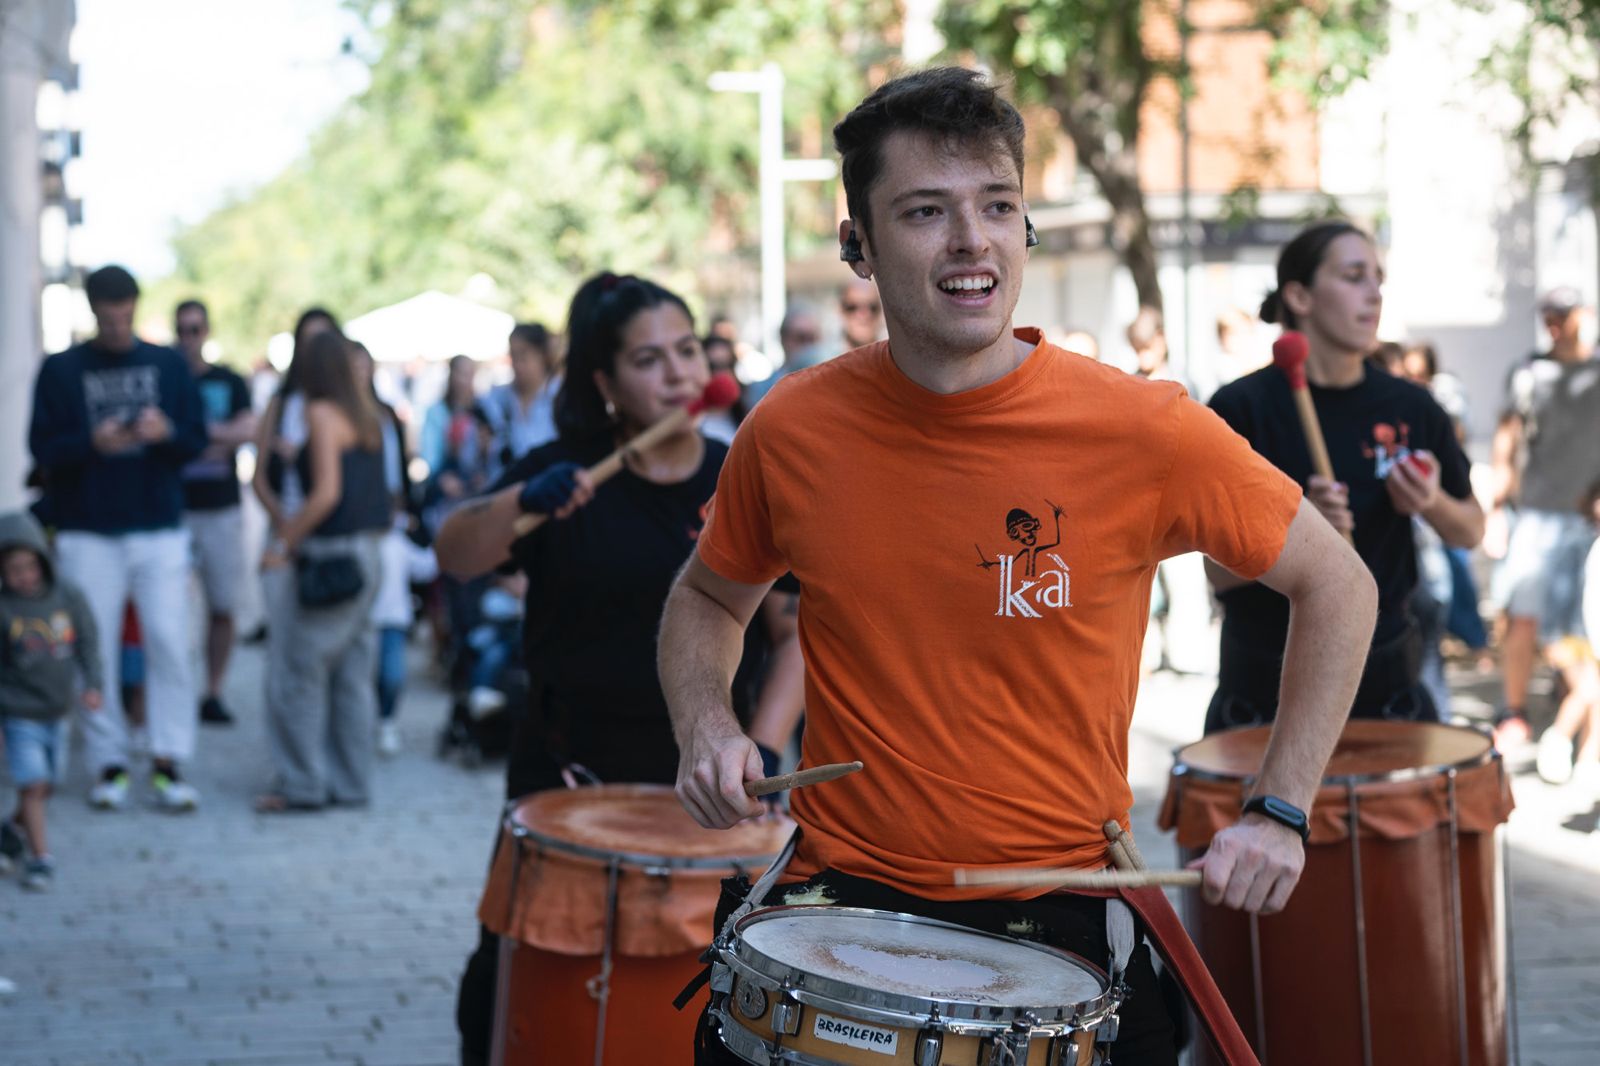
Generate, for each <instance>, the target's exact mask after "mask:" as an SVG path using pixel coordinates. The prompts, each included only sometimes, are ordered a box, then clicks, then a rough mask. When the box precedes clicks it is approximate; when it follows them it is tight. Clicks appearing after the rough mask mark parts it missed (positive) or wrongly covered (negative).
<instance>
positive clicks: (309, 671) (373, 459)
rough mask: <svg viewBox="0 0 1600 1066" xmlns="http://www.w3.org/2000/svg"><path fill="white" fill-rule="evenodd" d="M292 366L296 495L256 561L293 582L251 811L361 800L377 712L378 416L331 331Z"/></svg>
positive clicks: (383, 526)
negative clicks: (298, 422) (258, 789)
mask: <svg viewBox="0 0 1600 1066" xmlns="http://www.w3.org/2000/svg"><path fill="white" fill-rule="evenodd" d="M297 366H298V368H299V381H298V385H299V391H300V393H301V395H303V396H304V398H305V401H304V402H305V422H306V440H305V446H304V447H303V448H301V449H300V450H299V452H298V454H297V455H296V457H295V462H294V466H295V471H296V473H297V475H298V477H299V480H300V483H301V485H302V486H303V488H304V491H305V501H304V504H303V505H302V506H301V508H300V510H299V512H298V513H297V514H295V515H294V516H293V517H292V518H289V519H288V520H287V521H284V522H283V523H281V524H279V525H277V526H276V527H275V528H276V532H277V541H276V543H274V544H273V546H272V547H270V548H269V549H268V550H267V554H266V556H265V557H264V558H263V559H262V563H261V566H262V569H263V571H266V572H272V571H276V570H285V571H287V572H288V574H289V584H290V585H291V587H292V589H293V592H292V594H291V595H290V596H288V597H287V600H288V602H289V604H290V605H291V606H290V608H289V615H290V617H289V625H288V626H287V629H286V631H285V632H283V633H282V634H281V637H280V639H281V640H282V641H283V642H284V666H285V668H286V669H285V670H284V671H283V673H282V675H281V676H275V677H272V678H270V679H269V688H268V693H267V702H268V707H267V721H268V735H269V738H270V741H271V749H272V757H273V768H274V779H273V784H272V787H271V790H270V791H268V792H267V793H266V794H265V795H263V796H261V797H259V798H258V800H257V802H256V807H257V809H258V810H261V811H284V810H306V809H315V808H318V807H322V806H324V805H326V804H329V803H334V804H346V805H361V804H365V803H366V802H367V799H368V778H369V776H370V772H371V766H372V752H373V731H374V728H375V720H376V715H377V706H376V698H375V694H374V692H373V686H372V678H373V674H374V671H375V669H376V657H377V638H376V630H375V628H374V626H373V623H372V601H373V598H374V596H376V595H377V591H378V587H379V582H380V580H381V576H382V574H381V564H380V552H381V543H382V539H383V534H384V531H385V530H387V529H388V528H389V523H390V516H391V514H392V512H393V499H392V497H391V496H390V494H389V491H388V488H387V485H386V481H385V478H384V463H383V430H382V423H381V421H380V418H379V414H378V410H377V405H376V404H375V403H374V402H373V400H372V398H371V396H370V394H369V393H368V391H367V390H365V389H363V388H360V387H358V385H357V383H356V374H355V368H354V366H353V357H352V353H351V351H350V344H349V342H348V341H347V340H345V338H344V337H343V336H342V335H340V334H339V333H336V332H333V331H328V332H325V333H322V334H320V335H318V336H317V337H315V338H313V339H312V340H311V342H310V344H309V346H308V347H307V350H306V351H305V353H304V357H303V359H301V360H299V361H297Z"/></svg>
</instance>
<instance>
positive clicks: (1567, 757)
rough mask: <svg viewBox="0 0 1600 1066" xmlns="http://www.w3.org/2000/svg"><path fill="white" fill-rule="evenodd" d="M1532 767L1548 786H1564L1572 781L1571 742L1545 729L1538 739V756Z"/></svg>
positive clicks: (1553, 731)
mask: <svg viewBox="0 0 1600 1066" xmlns="http://www.w3.org/2000/svg"><path fill="white" fill-rule="evenodd" d="M1533 765H1534V769H1536V770H1538V771H1539V776H1540V777H1542V778H1543V779H1544V780H1546V781H1548V782H1549V783H1550V784H1552V785H1564V784H1566V783H1567V782H1568V781H1570V780H1571V779H1572V741H1571V740H1569V739H1568V738H1566V737H1564V736H1562V735H1561V734H1560V733H1557V732H1556V731H1555V730H1554V729H1546V730H1545V731H1544V735H1543V736H1541V737H1540V738H1539V754H1538V755H1537V756H1536V757H1535V758H1534V763H1533Z"/></svg>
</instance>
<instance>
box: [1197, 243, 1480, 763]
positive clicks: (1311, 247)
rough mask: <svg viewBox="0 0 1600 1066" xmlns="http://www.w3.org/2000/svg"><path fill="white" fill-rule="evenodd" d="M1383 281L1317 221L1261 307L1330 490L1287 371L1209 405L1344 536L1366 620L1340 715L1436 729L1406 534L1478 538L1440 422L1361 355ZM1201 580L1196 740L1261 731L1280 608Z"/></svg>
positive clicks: (1460, 468)
mask: <svg viewBox="0 0 1600 1066" xmlns="http://www.w3.org/2000/svg"><path fill="white" fill-rule="evenodd" d="M1383 281H1384V272H1383V263H1382V260H1381V258H1380V256H1379V254H1378V249H1377V246H1376V245H1375V244H1374V243H1373V240H1372V238H1371V237H1370V236H1369V235H1367V234H1366V233H1364V232H1362V231H1361V230H1360V229H1358V228H1356V227H1355V226H1353V225H1351V224H1349V223H1347V222H1323V223H1318V224H1317V225H1314V226H1311V227H1310V228H1308V229H1306V230H1305V231H1304V232H1302V233H1301V234H1300V235H1299V236H1297V237H1295V238H1294V240H1292V241H1290V242H1289V243H1288V244H1287V245H1286V246H1285V247H1284V249H1283V252H1282V254H1281V255H1280V256H1279V258H1278V287H1277V288H1276V289H1274V290H1273V291H1272V292H1271V293H1270V294H1269V295H1268V296H1267V298H1266V301H1265V303H1263V304H1262V307H1261V317H1262V318H1263V319H1264V320H1265V321H1267V322H1269V323H1276V324H1279V325H1282V326H1283V327H1284V328H1285V329H1286V330H1293V331H1298V332H1299V333H1300V334H1301V335H1303V337H1304V349H1303V350H1304V352H1305V357H1304V358H1305V362H1304V375H1305V379H1306V383H1307V387H1308V388H1309V391H1310V395H1311V400H1312V403H1313V405H1314V407H1315V410H1316V415H1317V421H1318V423H1319V424H1320V427H1321V432H1322V435H1323V437H1324V439H1325V440H1326V442H1327V450H1328V453H1329V458H1330V459H1331V461H1332V466H1333V473H1334V478H1333V479H1332V480H1330V479H1328V478H1325V477H1322V476H1320V475H1319V474H1317V473H1315V472H1314V470H1313V460H1312V452H1311V450H1310V448H1309V447H1308V444H1307V437H1306V433H1305V431H1304V430H1303V429H1302V426H1301V424H1300V422H1299V421H1297V417H1296V411H1295V403H1294V399H1293V397H1292V395H1291V391H1290V389H1291V385H1290V374H1292V373H1295V372H1296V371H1295V368H1293V367H1289V368H1287V369H1288V370H1289V373H1288V374H1286V373H1285V370H1284V369H1283V368H1280V367H1279V366H1268V367H1264V368H1262V369H1260V370H1257V371H1255V372H1254V373H1252V374H1247V375H1246V376H1244V377H1242V378H1239V379H1238V380H1236V381H1233V382H1231V383H1229V384H1227V385H1224V386H1223V387H1222V388H1220V389H1218V390H1217V392H1216V395H1214V396H1213V397H1212V398H1211V408H1212V410H1214V411H1216V412H1217V414H1219V415H1221V416H1222V418H1223V420H1224V421H1225V422H1227V423H1228V425H1230V426H1232V427H1233V429H1234V430H1235V431H1237V432H1238V433H1239V434H1240V435H1241V436H1243V437H1244V438H1245V439H1246V440H1248V441H1249V442H1250V445H1251V447H1253V448H1254V449H1255V450H1256V451H1257V452H1259V453H1260V454H1261V455H1263V456H1265V457H1266V458H1267V459H1268V460H1269V461H1270V462H1271V463H1272V464H1273V465H1274V466H1276V467H1278V469H1280V470H1282V471H1283V472H1284V473H1286V474H1288V475H1289V476H1290V477H1291V478H1293V479H1295V480H1296V481H1298V482H1300V483H1301V484H1303V485H1304V486H1305V493H1306V499H1307V500H1309V501H1310V502H1311V503H1312V504H1313V505H1315V506H1316V508H1317V510H1318V511H1319V512H1320V513H1321V514H1322V516H1323V517H1324V518H1326V519H1327V520H1328V522H1329V524H1331V525H1332V526H1333V527H1334V528H1335V529H1338V530H1340V531H1341V532H1343V533H1345V534H1347V535H1350V536H1353V538H1354V544H1355V548H1356V551H1357V552H1358V553H1359V554H1360V556H1361V558H1362V560H1363V561H1364V562H1365V563H1366V564H1367V567H1368V568H1369V569H1370V570H1371V571H1372V575H1373V578H1374V579H1375V580H1376V582H1377V585H1378V597H1379V599H1378V623H1377V629H1376V632H1375V633H1374V634H1373V640H1372V649H1371V653H1370V655H1369V656H1368V658H1367V663H1366V668H1365V670H1364V672H1363V674H1362V678H1361V684H1360V687H1359V689H1358V690H1357V693H1356V698H1355V702H1354V705H1353V710H1352V714H1353V716H1354V717H1357V718H1388V719H1395V720H1405V721H1438V719H1439V711H1438V709H1436V708H1435V707H1434V705H1433V700H1432V699H1431V698H1430V697H1429V695H1428V692H1427V689H1426V688H1425V687H1424V686H1423V685H1422V683H1421V682H1420V680H1419V676H1420V669H1421V663H1422V645H1421V634H1420V633H1419V632H1418V628H1417V626H1416V624H1415V623H1414V622H1413V621H1412V620H1411V618H1410V615H1409V612H1408V611H1407V600H1408V598H1409V597H1410V595H1411V591H1412V589H1413V588H1415V587H1416V584H1417V564H1416V545H1415V542H1414V540H1413V537H1412V523H1413V521H1415V520H1421V521H1425V522H1427V523H1428V524H1429V525H1430V526H1432V527H1433V528H1434V529H1435V530H1436V531H1437V532H1438V534H1439V536H1440V537H1441V538H1442V539H1443V540H1444V542H1445V543H1446V544H1447V545H1449V546H1451V547H1472V546H1473V545H1476V544H1477V543H1478V541H1479V540H1480V539H1481V538H1482V536H1483V512H1482V510H1481V509H1480V508H1479V506H1478V503H1477V501H1476V500H1475V499H1473V497H1472V491H1471V484H1470V483H1469V481H1468V462H1467V458H1466V456H1465V455H1464V454H1463V453H1462V451H1461V446H1460V444H1459V443H1458V442H1457V440H1456V435H1455V432H1454V430H1453V428H1452V425H1451V421H1450V416H1449V415H1448V414H1446V413H1445V411H1444V410H1443V409H1442V408H1441V407H1440V406H1439V404H1438V403H1437V402H1436V401H1435V400H1434V399H1433V397H1432V396H1431V395H1430V394H1429V393H1428V391H1427V390H1426V389H1423V388H1421V387H1419V386H1417V385H1415V384H1413V383H1412V382H1409V381H1406V380H1404V379H1402V378H1398V377H1394V376H1391V375H1390V374H1388V373H1385V372H1383V371H1382V370H1380V369H1378V368H1376V367H1374V366H1373V365H1372V364H1371V363H1370V362H1369V361H1368V360H1367V359H1366V358H1365V357H1366V355H1367V353H1368V352H1370V351H1371V350H1372V349H1373V347H1374V345H1375V342H1376V340H1377V333H1378V318H1379V314H1380V313H1381V312H1382V310H1383ZM1288 342H1294V338H1288V337H1286V338H1285V340H1280V342H1279V345H1278V348H1277V349H1275V351H1277V352H1278V354H1279V355H1280V356H1281V355H1284V354H1285V353H1286V352H1288V351H1290V349H1286V347H1285V345H1286V343H1288ZM1294 346H1296V347H1297V346H1298V343H1297V342H1295V344H1294ZM1290 357H1291V358H1292V357H1293V354H1292V353H1291V355H1290ZM1281 361H1282V360H1281V359H1280V362H1281ZM1207 569H1208V571H1209V572H1210V574H1211V578H1212V582H1213V584H1214V585H1215V587H1216V589H1217V592H1218V595H1219V597H1220V598H1221V600H1222V603H1223V607H1224V609H1225V612H1226V613H1225V615H1224V619H1223V624H1222V655H1221V664H1220V670H1219V677H1218V685H1217V692H1216V695H1215V696H1214V697H1213V698H1212V701H1211V706H1210V708H1209V710H1208V712H1207V715H1206V732H1208V733H1210V732H1215V731H1216V730H1219V729H1227V728H1231V727H1235V726H1247V725H1258V724H1260V723H1263V722H1270V721H1272V720H1273V718H1274V716H1275V715H1276V713H1277V707H1278V680H1279V662H1280V661H1281V659H1282V656H1283V650H1284V640H1285V635H1286V633H1287V629H1288V625H1289V603H1288V601H1287V600H1286V599H1284V597H1282V596H1281V595H1279V594H1278V593H1276V592H1274V591H1273V590H1272V589H1270V588H1267V587H1265V586H1263V585H1260V584H1258V583H1255V582H1249V581H1243V580H1241V579H1240V578H1238V577H1236V576H1234V575H1232V574H1229V573H1227V572H1226V571H1225V570H1223V569H1222V568H1221V567H1218V566H1216V565H1215V564H1209V565H1208V567H1207Z"/></svg>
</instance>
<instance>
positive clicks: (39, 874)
mask: <svg viewBox="0 0 1600 1066" xmlns="http://www.w3.org/2000/svg"><path fill="white" fill-rule="evenodd" d="M55 876H56V868H55V864H54V863H52V862H51V861H50V860H49V859H43V858H40V859H29V860H28V862H27V865H25V866H23V868H22V887H23V888H25V889H27V890H28V891H29V892H48V891H50V886H51V885H52V884H54V883H55Z"/></svg>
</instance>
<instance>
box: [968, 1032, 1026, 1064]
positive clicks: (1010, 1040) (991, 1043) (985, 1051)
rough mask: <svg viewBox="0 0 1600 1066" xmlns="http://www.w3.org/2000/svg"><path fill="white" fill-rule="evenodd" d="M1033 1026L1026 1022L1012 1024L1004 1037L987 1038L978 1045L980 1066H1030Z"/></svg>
mask: <svg viewBox="0 0 1600 1066" xmlns="http://www.w3.org/2000/svg"><path fill="white" fill-rule="evenodd" d="M1032 1039H1033V1026H1032V1025H1030V1024H1029V1023H1028V1022H1026V1021H1015V1022H1012V1023H1011V1031H1010V1032H1009V1033H1007V1034H1005V1035H1004V1036H986V1037H984V1038H983V1039H982V1040H981V1041H979V1043H978V1066H1028V1045H1029V1043H1030V1042H1031V1041H1032Z"/></svg>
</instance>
